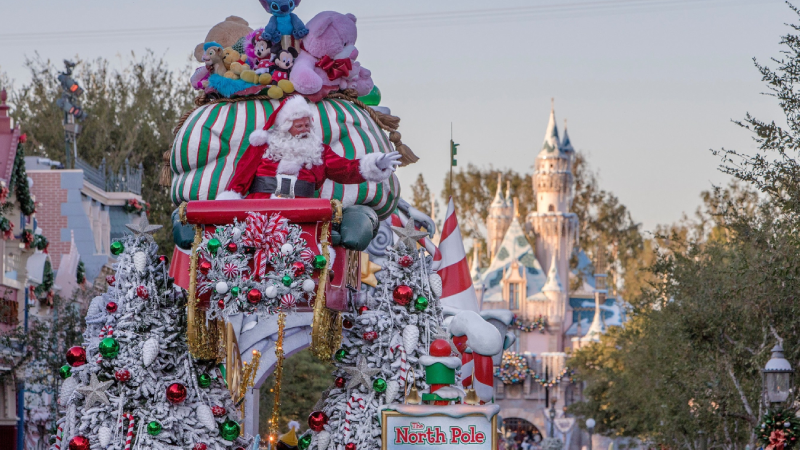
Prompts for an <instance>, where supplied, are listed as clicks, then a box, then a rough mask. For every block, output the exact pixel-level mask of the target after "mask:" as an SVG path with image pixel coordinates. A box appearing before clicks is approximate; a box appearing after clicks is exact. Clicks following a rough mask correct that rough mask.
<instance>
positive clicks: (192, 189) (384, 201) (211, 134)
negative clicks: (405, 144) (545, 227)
mask: <svg viewBox="0 0 800 450" xmlns="http://www.w3.org/2000/svg"><path fill="white" fill-rule="evenodd" d="M277 106H278V102H277V101H272V102H270V101H258V100H248V101H241V102H236V103H217V104H213V105H205V106H203V107H201V108H198V109H197V110H196V111H194V112H193V113H192V115H191V116H189V118H188V119H187V120H186V122H185V123H184V124H183V127H181V129H180V131H179V132H178V134H177V135H176V136H175V141H174V143H173V144H172V157H171V161H170V165H171V166H172V189H171V195H172V201H173V202H174V203H175V204H180V203H181V202H184V201H191V200H213V199H214V198H216V196H217V195H218V194H219V193H220V192H223V191H224V190H225V188H226V187H227V185H228V181H229V180H230V179H231V177H232V176H233V171H234V167H235V166H236V163H237V162H238V161H239V158H241V157H242V155H243V154H244V152H245V151H246V150H247V147H248V145H249V138H250V133H252V132H253V131H255V130H259V129H262V128H263V127H264V123H265V122H266V121H267V118H268V117H269V116H270V114H272V111H273V110H274V108H275V107H277ZM316 106H317V111H318V116H317V117H315V118H314V121H315V124H318V125H320V126H321V127H322V133H323V139H324V141H325V143H326V144H328V145H330V146H331V148H332V149H333V151H334V152H336V153H338V154H339V155H341V156H344V157H346V158H348V159H360V158H361V157H363V156H364V155H366V154H369V153H374V152H381V153H388V152H390V151H392V150H394V148H393V147H392V144H391V142H390V141H389V138H388V136H387V135H386V133H384V132H383V130H381V129H380V128H379V127H378V125H377V124H376V123H375V122H374V121H373V120H372V118H370V117H369V115H368V114H367V113H366V112H364V111H363V110H361V108H359V107H358V106H356V105H354V104H352V103H350V102H348V101H344V100H333V99H330V100H323V101H322V102H320V103H317V104H316ZM318 194H319V196H320V197H321V198H330V199H333V198H335V199H338V200H341V201H342V204H344V205H345V206H350V205H367V206H369V207H371V208H373V209H374V210H375V212H376V213H377V214H378V217H380V219H381V220H383V219H385V218H387V217H389V215H391V213H392V211H393V210H394V209H395V207H396V206H397V201H398V199H399V197H400V182H399V181H398V180H397V177H396V176H394V175H393V176H392V177H391V178H390V179H388V180H386V181H384V182H382V183H371V182H367V183H361V184H359V185H341V184H338V183H334V182H333V181H331V180H327V181H325V184H324V186H323V187H322V190H321V191H320V192H319V193H318Z"/></svg>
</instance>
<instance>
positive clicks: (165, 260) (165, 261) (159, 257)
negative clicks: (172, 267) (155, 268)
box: [158, 255, 169, 266]
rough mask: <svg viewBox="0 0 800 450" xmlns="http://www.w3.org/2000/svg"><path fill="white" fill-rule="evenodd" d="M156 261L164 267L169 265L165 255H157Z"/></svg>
mask: <svg viewBox="0 0 800 450" xmlns="http://www.w3.org/2000/svg"><path fill="white" fill-rule="evenodd" d="M158 260H159V261H161V262H162V263H164V265H165V266H166V265H168V264H169V258H167V255H159V256H158Z"/></svg>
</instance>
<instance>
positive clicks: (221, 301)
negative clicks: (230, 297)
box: [217, 300, 225, 309]
mask: <svg viewBox="0 0 800 450" xmlns="http://www.w3.org/2000/svg"><path fill="white" fill-rule="evenodd" d="M217 306H218V307H219V309H225V300H219V301H218V302H217Z"/></svg>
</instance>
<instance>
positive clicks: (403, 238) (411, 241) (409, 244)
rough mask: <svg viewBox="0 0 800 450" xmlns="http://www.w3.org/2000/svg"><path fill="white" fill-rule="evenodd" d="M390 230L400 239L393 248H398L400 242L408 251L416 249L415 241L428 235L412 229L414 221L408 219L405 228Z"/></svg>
mask: <svg viewBox="0 0 800 450" xmlns="http://www.w3.org/2000/svg"><path fill="white" fill-rule="evenodd" d="M392 230H393V231H394V232H395V233H396V234H397V236H398V237H399V238H400V239H398V240H397V243H396V244H395V245H394V247H395V248H398V247H399V246H400V243H401V242H402V243H403V245H405V246H406V248H407V249H408V250H414V249H416V248H417V245H416V243H417V241H419V240H420V239H422V238H424V237H426V236H428V233H425V232H424V231H417V229H416V228H414V219H408V222H406V224H405V226H403V227H392Z"/></svg>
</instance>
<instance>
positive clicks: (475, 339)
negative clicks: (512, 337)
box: [448, 311, 503, 356]
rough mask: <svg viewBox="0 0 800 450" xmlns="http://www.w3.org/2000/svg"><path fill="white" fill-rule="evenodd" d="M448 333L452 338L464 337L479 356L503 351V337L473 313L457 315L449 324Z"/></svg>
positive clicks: (462, 312)
mask: <svg viewBox="0 0 800 450" xmlns="http://www.w3.org/2000/svg"><path fill="white" fill-rule="evenodd" d="M448 331H449V332H450V334H451V335H453V336H464V335H466V336H467V345H469V348H471V349H472V351H473V352H475V353H477V354H479V355H484V356H493V355H496V354H498V353H500V352H502V351H503V336H500V332H499V331H497V328H495V327H494V325H492V324H490V323H489V322H487V321H485V320H483V317H481V316H480V314H478V313H476V312H474V311H461V312H460V313H458V314H457V315H456V316H455V317H454V318H453V320H452V322H450V328H449V330H448Z"/></svg>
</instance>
